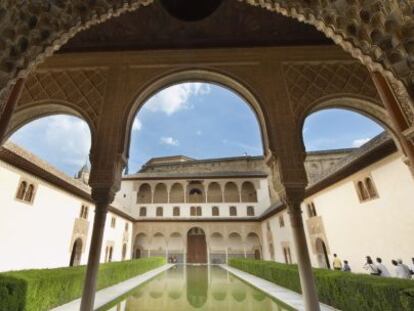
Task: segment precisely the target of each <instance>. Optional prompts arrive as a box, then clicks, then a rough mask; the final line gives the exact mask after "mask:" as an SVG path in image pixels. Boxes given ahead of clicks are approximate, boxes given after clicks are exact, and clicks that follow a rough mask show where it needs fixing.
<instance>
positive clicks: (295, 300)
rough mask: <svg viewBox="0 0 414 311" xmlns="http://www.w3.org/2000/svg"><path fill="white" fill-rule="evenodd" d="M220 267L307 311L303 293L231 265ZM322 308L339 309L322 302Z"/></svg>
mask: <svg viewBox="0 0 414 311" xmlns="http://www.w3.org/2000/svg"><path fill="white" fill-rule="evenodd" d="M220 267H222V268H223V269H225V270H227V271H229V272H230V273H232V274H234V275H235V276H236V277H238V278H240V279H241V280H243V281H245V282H247V283H249V284H251V285H252V286H254V287H256V288H257V289H260V290H261V291H263V292H265V293H266V294H268V295H269V296H271V297H273V298H275V299H277V300H279V301H282V302H283V303H285V304H287V305H288V306H290V307H292V308H294V309H295V310H298V311H305V305H304V303H303V299H302V295H300V294H298V293H296V292H294V291H291V290H290V289H287V288H284V287H281V286H278V285H276V284H274V283H272V282H269V281H267V280H264V279H262V278H259V277H257V276H254V275H252V274H250V273H247V272H244V271H241V270H239V269H236V268H233V267H229V266H228V265H220ZM320 308H321V311H334V310H337V309H335V308H333V307H330V306H328V305H325V304H323V303H320Z"/></svg>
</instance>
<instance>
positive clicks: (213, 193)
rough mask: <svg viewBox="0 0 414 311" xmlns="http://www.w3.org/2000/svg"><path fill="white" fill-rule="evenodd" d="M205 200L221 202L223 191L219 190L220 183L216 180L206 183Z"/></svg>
mask: <svg viewBox="0 0 414 311" xmlns="http://www.w3.org/2000/svg"><path fill="white" fill-rule="evenodd" d="M207 202H211V203H220V202H223V193H222V191H221V187H220V185H219V184H218V183H217V182H212V183H210V184H209V185H208V191H207Z"/></svg>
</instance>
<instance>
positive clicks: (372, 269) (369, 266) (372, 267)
mask: <svg viewBox="0 0 414 311" xmlns="http://www.w3.org/2000/svg"><path fill="white" fill-rule="evenodd" d="M363 268H364V269H365V270H368V272H369V274H371V275H381V272H382V271H380V270H378V268H377V267H376V266H375V265H374V262H373V261H372V258H371V256H367V257H366V262H365V264H364V267H363Z"/></svg>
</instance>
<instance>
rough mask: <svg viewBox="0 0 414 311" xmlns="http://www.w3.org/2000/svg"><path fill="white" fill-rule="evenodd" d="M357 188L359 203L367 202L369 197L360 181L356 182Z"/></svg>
mask: <svg viewBox="0 0 414 311" xmlns="http://www.w3.org/2000/svg"><path fill="white" fill-rule="evenodd" d="M357 187H358V196H359V199H360V200H361V201H366V200H368V198H369V195H368V191H367V189H366V188H365V185H364V183H363V182H362V181H358V183H357Z"/></svg>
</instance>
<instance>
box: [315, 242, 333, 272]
mask: <svg viewBox="0 0 414 311" xmlns="http://www.w3.org/2000/svg"><path fill="white" fill-rule="evenodd" d="M315 250H316V257H317V260H318V265H319V267H320V268H327V269H330V268H331V264H330V262H329V257H328V250H327V248H326V244H325V242H324V241H322V239H320V238H317V239H316V241H315Z"/></svg>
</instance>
